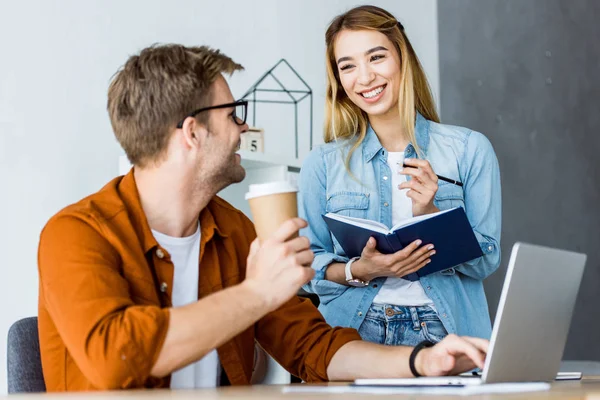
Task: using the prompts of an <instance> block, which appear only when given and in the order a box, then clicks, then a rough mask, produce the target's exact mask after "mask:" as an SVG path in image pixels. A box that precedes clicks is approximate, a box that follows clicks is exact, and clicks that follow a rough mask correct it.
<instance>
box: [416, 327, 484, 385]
mask: <svg viewBox="0 0 600 400" xmlns="http://www.w3.org/2000/svg"><path fill="white" fill-rule="evenodd" d="M488 345H489V342H488V341H487V340H485V339H479V338H474V337H468V336H461V337H458V336H456V335H448V336H446V337H445V338H444V340H442V341H441V342H439V343H438V344H436V345H435V346H433V347H430V348H427V349H423V350H421V351H420V352H419V353H418V354H417V358H416V359H415V368H416V369H417V372H418V373H419V374H421V375H423V376H443V375H458V374H460V373H462V372H466V371H470V370H472V369H473V368H475V367H479V368H483V364H484V362H485V356H486V354H487V350H488Z"/></svg>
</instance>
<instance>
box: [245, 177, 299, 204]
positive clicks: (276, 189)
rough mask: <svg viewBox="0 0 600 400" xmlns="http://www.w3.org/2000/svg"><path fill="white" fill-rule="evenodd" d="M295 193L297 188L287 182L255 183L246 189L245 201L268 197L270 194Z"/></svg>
mask: <svg viewBox="0 0 600 400" xmlns="http://www.w3.org/2000/svg"><path fill="white" fill-rule="evenodd" d="M297 191H298V186H296V185H294V184H293V183H291V182H289V181H275V182H267V183H257V184H252V185H250V187H249V188H248V193H246V200H250V199H253V198H255V197H261V196H268V195H271V194H279V193H292V192H297Z"/></svg>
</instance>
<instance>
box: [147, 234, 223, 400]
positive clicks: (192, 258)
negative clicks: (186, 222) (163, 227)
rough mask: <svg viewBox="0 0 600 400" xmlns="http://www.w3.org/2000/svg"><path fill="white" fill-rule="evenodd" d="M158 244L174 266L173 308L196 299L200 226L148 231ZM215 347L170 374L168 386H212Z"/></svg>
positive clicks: (216, 362) (217, 373)
mask: <svg viewBox="0 0 600 400" xmlns="http://www.w3.org/2000/svg"><path fill="white" fill-rule="evenodd" d="M152 234H153V235H154V237H155V238H156V241H157V242H158V244H159V245H160V246H161V247H163V248H164V249H165V250H167V251H168V252H169V254H170V255H171V261H172V262H173V265H174V267H175V268H174V273H173V295H172V299H171V301H172V303H173V307H180V306H184V305H186V304H190V303H194V302H196V301H198V275H199V270H200V268H199V265H198V262H199V259H200V225H199V224H198V229H197V230H196V232H195V233H194V234H193V235H192V236H188V237H183V238H180V237H172V236H167V235H165V234H162V233H160V232H157V231H155V230H152ZM220 374H221V367H220V363H219V356H218V354H217V351H216V350H213V351H211V352H210V353H208V354H207V355H206V356H204V358H202V359H201V360H199V361H196V362H195V363H193V364H190V365H188V366H187V367H183V368H181V369H180V370H178V371H175V372H173V374H171V389H194V388H214V387H216V386H218V384H219V380H220V379H221V376H220Z"/></svg>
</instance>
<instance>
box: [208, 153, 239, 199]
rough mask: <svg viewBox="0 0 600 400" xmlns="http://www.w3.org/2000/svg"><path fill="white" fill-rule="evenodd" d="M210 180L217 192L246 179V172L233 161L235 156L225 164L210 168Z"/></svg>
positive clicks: (216, 164) (214, 165) (217, 164)
mask: <svg viewBox="0 0 600 400" xmlns="http://www.w3.org/2000/svg"><path fill="white" fill-rule="evenodd" d="M210 169H211V171H210V175H211V176H210V178H209V180H210V181H211V183H212V185H211V186H214V187H215V189H217V192H219V191H221V190H223V189H225V188H226V187H228V186H229V185H232V184H235V183H239V182H241V181H243V180H244V178H245V177H246V170H245V169H244V168H243V167H242V166H241V165H240V164H238V163H236V161H235V154H232V155H231V157H230V158H229V159H228V160H226V161H225V162H223V161H221V163H215V164H213V165H212V166H211V167H210Z"/></svg>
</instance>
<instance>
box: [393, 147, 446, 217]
mask: <svg viewBox="0 0 600 400" xmlns="http://www.w3.org/2000/svg"><path fill="white" fill-rule="evenodd" d="M404 164H405V165H406V166H407V168H402V169H401V170H400V171H399V172H398V173H400V174H403V175H410V176H411V177H412V179H409V180H407V181H406V182H402V183H401V184H400V185H399V186H398V188H399V189H409V190H408V192H406V196H407V197H409V198H410V199H411V200H412V211H413V216H415V217H416V216H418V215H425V214H431V213H434V212H437V211H439V209H438V208H437V207H436V206H435V205H433V199H434V198H435V193H436V192H437V190H438V183H437V182H438V178H437V175H436V174H435V173H434V172H433V169H432V168H431V165H430V164H429V161H427V160H420V159H418V158H407V159H405V160H404Z"/></svg>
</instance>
